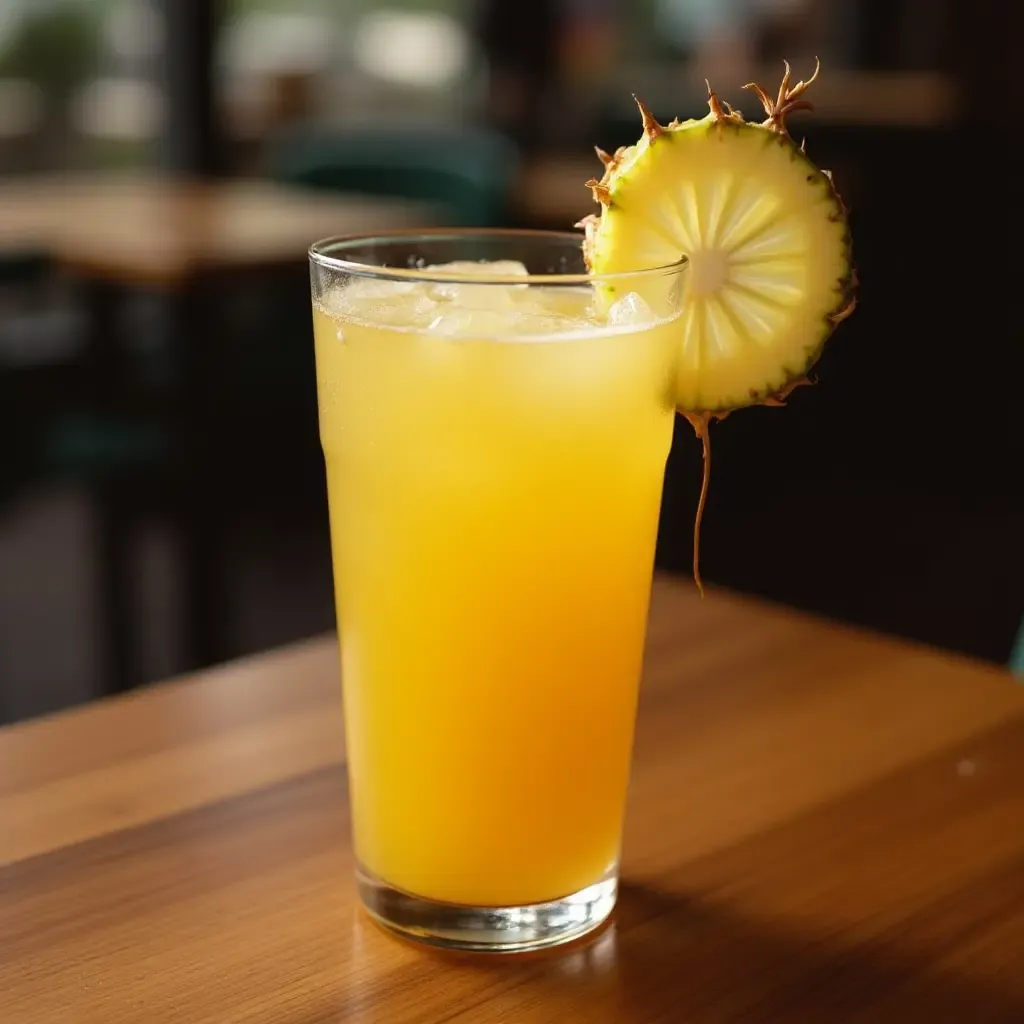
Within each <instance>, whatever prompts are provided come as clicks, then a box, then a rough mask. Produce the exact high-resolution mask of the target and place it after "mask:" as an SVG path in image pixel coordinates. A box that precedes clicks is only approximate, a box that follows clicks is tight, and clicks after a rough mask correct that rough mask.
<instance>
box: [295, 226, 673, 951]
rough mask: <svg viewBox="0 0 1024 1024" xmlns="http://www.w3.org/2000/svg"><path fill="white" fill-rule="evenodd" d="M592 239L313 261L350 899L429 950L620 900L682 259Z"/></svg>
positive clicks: (495, 237)
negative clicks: (647, 257)
mask: <svg viewBox="0 0 1024 1024" xmlns="http://www.w3.org/2000/svg"><path fill="white" fill-rule="evenodd" d="M580 242H581V239H580V236H579V235H575V234H558V233H547V232H514V231H508V232H476V231H466V232H457V231H445V232H433V233H426V234H421V235H417V236H380V237H374V238H343V239H330V240H327V241H324V242H320V243H318V244H316V245H314V246H313V247H312V249H311V250H310V259H311V277H312V292H313V320H314V325H315V336H316V363H317V385H318V393H319V408H320V436H321V440H322V443H323V449H324V455H325V460H326V466H327V483H328V498H329V505H330V519H331V537H332V548H333V561H334V583H335V595H336V604H337V615H338V627H339V633H340V638H341V662H342V678H343V686H344V708H345V721H346V738H347V748H348V772H349V792H350V798H351V811H352V822H353V832H354V844H355V851H356V856H357V861H358V885H359V891H360V895H361V898H362V900H363V902H364V904H365V906H366V908H367V909H368V910H369V912H370V913H371V914H372V915H373V916H374V917H375V918H377V919H378V920H379V921H380V922H381V923H382V924H384V925H386V926H387V927H389V928H391V929H394V930H396V931H399V932H402V933H405V934H408V935H413V936H416V937H418V938H420V939H423V940H425V941H428V942H432V943H435V944H440V945H446V946H454V947H461V948H472V949H485V950H503V951H504V950H520V949H535V948H539V947H541V946H548V945H553V944H555V943H559V942H564V941H567V940H569V939H572V938H575V937H576V936H579V935H582V934H583V933H584V932H586V931H589V930H590V929H592V928H594V927H596V926H597V925H598V924H600V923H601V921H603V920H604V919H605V918H606V917H607V916H608V914H609V913H610V912H611V909H612V907H613V905H614V903H615V894H616V884H617V867H618V860H619V848H620V842H621V834H622V820H623V810H624V805H625V800H626V788H627V782H628V776H629V760H630V751H631V746H632V739H633V722H634V718H635V710H636V699H637V689H638V683H639V678H640V670H641V659H642V653H643V642H644V633H645V627H646V617H647V607H648V599H649V595H650V585H651V572H652V565H653V559H654V545H655V537H656V533H657V525H658V511H659V506H660V500H661V489H662V479H663V476H664V468H665V460H666V457H667V454H668V450H669V445H670V442H671V436H672V421H673V404H672V381H673V376H674V374H673V369H674V354H675V351H676V349H677V347H678V324H677V322H676V321H677V319H678V314H679V312H680V304H681V296H682V274H683V264H682V262H680V263H679V264H676V265H673V266H670V267H662V268H657V269H652V270H645V271H643V272H638V273H634V274H619V275H609V276H605V277H591V276H588V275H587V273H586V270H585V267H584V265H583V261H582V256H581V248H580ZM456 261H458V262H456ZM462 261H472V263H471V264H467V263H465V262H462ZM479 261H488V264H489V265H483V264H481V263H480V262H479ZM491 261H503V262H497V263H493V264H491ZM504 261H518V263H519V264H521V265H516V264H510V263H507V262H504ZM453 262H455V264H456V265H455V266H454V267H452V266H451V264H452V263H453ZM439 266H440V269H438V267H439ZM526 274H529V276H524V275H526Z"/></svg>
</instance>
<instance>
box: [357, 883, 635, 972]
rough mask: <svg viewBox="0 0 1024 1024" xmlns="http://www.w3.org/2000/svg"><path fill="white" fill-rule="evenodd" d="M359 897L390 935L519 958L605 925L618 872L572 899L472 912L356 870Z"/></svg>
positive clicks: (614, 895)
mask: <svg viewBox="0 0 1024 1024" xmlns="http://www.w3.org/2000/svg"><path fill="white" fill-rule="evenodd" d="M356 877H357V884H358V886H359V896H360V898H361V899H362V901H363V906H365V907H366V909H367V910H368V911H369V913H370V916H371V917H373V918H374V919H375V920H376V921H377V923H378V924H381V925H383V926H384V927H385V928H387V929H388V930H389V931H393V932H397V933H398V934H400V935H404V936H407V937H408V938H411V939H416V940H418V941H420V942H426V943H428V944H430V945H432V946H442V947H444V948H446V949H463V950H474V951H477V952H485V953H519V952H526V951H529V950H534V949H545V948H547V947H548V946H557V945H560V944H561V943H563V942H571V941H572V940H573V939H578V938H580V937H581V936H583V935H586V934H587V933H588V932H591V931H593V930H594V929H595V928H597V927H598V926H599V925H601V924H602V923H603V922H604V921H605V920H606V919H607V917H608V915H609V914H610V913H611V912H612V909H613V908H614V906H615V897H616V894H617V891H618V872H617V870H616V869H614V868H613V869H612V870H610V871H609V872H608V873H607V874H606V875H605V876H604V878H602V879H601V880H600V881H598V882H595V883H594V884H593V885H588V886H587V887H586V888H585V889H580V891H579V892H574V893H573V894H572V895H571V896H565V897H563V898H562V899H559V900H551V901H550V902H548V903H530V904H527V905H526V906H522V907H468V906H463V905H462V904H460V903H441V902H439V901H437V900H429V899H424V898H423V897H421V896H413V895H412V894H411V893H407V892H403V891H402V890H400V889H395V888H393V887H392V886H390V885H388V884H387V882H383V881H381V880H380V879H379V878H376V877H375V876H374V875H372V874H371V873H370V872H368V871H366V870H365V869H363V868H361V867H360V868H359V869H358V871H357V876H356Z"/></svg>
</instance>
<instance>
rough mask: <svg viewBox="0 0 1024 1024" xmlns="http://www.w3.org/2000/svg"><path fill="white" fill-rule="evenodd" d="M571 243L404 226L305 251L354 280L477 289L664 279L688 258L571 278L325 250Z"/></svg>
mask: <svg viewBox="0 0 1024 1024" xmlns="http://www.w3.org/2000/svg"><path fill="white" fill-rule="evenodd" d="M485 238H491V239H496V240H499V241H500V240H501V239H503V238H504V239H509V240H515V239H518V240H521V241H525V240H530V239H534V240H537V241H540V242H543V241H552V242H554V241H562V242H567V241H571V242H573V243H574V244H575V245H577V246H579V247H580V249H582V246H583V240H584V235H583V233H582V232H577V231H550V230H544V229H535V228H421V229H418V230H410V229H408V228H404V229H398V230H395V231H373V232H369V233H360V234H353V235H329V236H328V237H326V238H321V239H319V240H317V241H315V242H314V243H313V244H312V245H311V246H310V247H309V250H308V255H309V260H310V262H311V263H315V264H316V265H317V266H320V267H324V268H326V269H328V270H335V271H339V272H341V273H345V274H351V275H353V276H358V277H372V278H377V279H379V280H386V281H418V282H421V283H423V284H478V285H480V284H483V285H488V284H489V285H496V284H498V285H524V284H525V285H530V284H539V285H561V286H563V287H566V286H572V285H588V284H594V283H601V282H606V281H607V282H615V281H623V280H625V279H627V278H628V279H633V278H647V277H667V276H669V275H670V274H676V273H678V272H679V271H681V270H683V269H684V268H685V267H686V266H687V265H688V263H689V262H690V261H689V258H688V257H687V256H685V255H683V254H680V256H679V259H677V260H674V261H673V262H671V263H665V264H662V265H660V266H657V267H640V268H638V269H636V270H617V271H613V272H610V273H599V274H595V273H591V272H590V271H587V272H585V273H572V274H554V273H552V274H527V275H525V276H523V275H522V274H519V275H508V274H504V275H502V274H488V275H481V274H447V273H438V272H437V271H427V270H424V269H422V268H419V267H383V266H381V265H380V264H377V263H364V262H361V261H360V260H347V259H344V258H341V257H338V256H334V255H332V254H331V253H330V251H329V250H333V249H338V248H341V249H347V248H352V249H354V248H356V246H358V245H359V244H364V245H366V244H373V243H380V244H397V243H401V242H407V243H409V245H411V246H414V245H415V243H417V242H457V241H460V240H466V239H470V240H472V239H485Z"/></svg>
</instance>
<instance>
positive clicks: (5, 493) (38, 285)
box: [0, 253, 173, 690]
mask: <svg viewBox="0 0 1024 1024" xmlns="http://www.w3.org/2000/svg"><path fill="white" fill-rule="evenodd" d="M53 281H54V277H53V274H52V272H51V266H50V262H49V260H47V259H46V258H45V257H43V256H40V255H37V254H29V253H25V254H17V253H6V254H3V255H2V256H0V301H2V302H3V306H4V309H5V314H4V316H2V317H0V506H2V505H3V504H4V503H5V502H10V501H13V500H14V499H16V498H17V497H18V494H19V492H20V491H22V490H24V489H27V488H29V487H31V486H33V485H35V484H39V483H43V482H49V481H52V480H58V479H74V480H77V481H79V482H81V483H82V484H84V485H85V486H86V488H87V489H88V491H89V493H90V494H91V496H92V497H93V501H94V512H95V515H94V525H95V528H96V535H95V542H96V546H97V554H98V560H97V563H98V564H97V568H98V576H97V579H96V590H97V594H96V605H97V609H98V612H99V616H100V622H101V627H100V628H101V631H102V636H101V646H102V647H103V648H104V649H105V655H106V660H107V665H106V666H105V673H104V674H105V676H106V679H107V685H108V687H109V688H110V689H113V690H120V689H125V688H127V687H128V686H130V685H132V684H134V683H136V682H138V681H139V678H138V674H137V664H136V659H135V656H134V654H135V652H134V635H133V634H134V630H133V628H132V624H131V619H132V614H131V608H132V605H133V599H132V596H131V593H130V591H131V577H132V569H131V553H130V547H131V544H132V540H133V536H132V535H133V531H134V528H135V526H136V524H137V523H138V522H139V520H140V517H141V516H142V515H143V514H145V513H146V511H148V510H146V509H144V508H143V506H144V505H147V504H152V503H153V498H152V496H153V495H154V494H155V492H156V491H157V490H159V489H160V488H161V487H163V486H164V481H165V476H166V473H167V471H168V468H169V467H170V465H171V462H172V459H173V438H172V436H171V435H170V433H169V431H168V430H167V428H166V425H165V423H164V422H163V419H162V417H161V416H160V415H159V413H158V412H156V411H154V410H151V409H150V408H149V407H150V406H158V405H159V402H156V401H154V399H155V397H156V396H155V395H154V394H153V393H152V392H153V389H152V388H151V387H147V382H146V381H145V379H144V378H145V374H140V373H139V372H138V370H139V367H137V366H136V367H133V372H130V373H129V374H127V375H126V377H125V380H124V381H122V382H121V386H120V387H118V388H116V389H112V391H111V393H110V394H109V395H108V396H106V398H105V400H104V401H102V402H100V401H98V399H97V396H96V395H95V394H94V385H95V371H91V370H90V369H89V366H88V357H89V338H88V325H87V324H86V322H85V320H84V318H83V317H82V316H81V314H80V311H78V310H76V309H75V307H74V305H73V304H72V303H70V302H68V301H62V300H61V299H60V298H59V297H58V296H56V295H55V292H54V289H53ZM136 362H137V360H136ZM122 393H123V394H124V395H130V396H131V398H132V402H131V403H130V407H129V403H124V402H122ZM122 406H123V407H122Z"/></svg>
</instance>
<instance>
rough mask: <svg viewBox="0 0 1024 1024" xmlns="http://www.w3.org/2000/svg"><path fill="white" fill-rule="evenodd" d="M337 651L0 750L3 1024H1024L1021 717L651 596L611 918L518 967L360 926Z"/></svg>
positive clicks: (828, 632)
mask: <svg viewBox="0 0 1024 1024" xmlns="http://www.w3.org/2000/svg"><path fill="white" fill-rule="evenodd" d="M340 716H341V712H340V705H339V700H338V680H337V669H336V651H335V644H334V642H333V641H332V640H330V639H324V640H319V641H313V642H310V643H306V644H302V645H299V646H298V647H294V648H291V649H288V650H284V651H281V652H277V653H272V654H268V655H265V656H261V657H256V658H253V659H251V660H248V661H244V662H239V663H236V664H232V665H229V666H227V667H225V668H222V669H218V670H215V671H212V672H209V673H206V674H203V675H200V676H197V677H195V678H192V679H186V680H182V681H179V682H174V683H170V684H165V685H162V686H156V687H153V688H150V689H148V690H145V691H139V692H136V693H133V694H131V695H129V696H127V697H123V698H120V699H118V700H115V701H111V702H108V703H105V704H100V705H95V706H92V707H87V708H84V709H82V710H75V711H71V712H67V713H64V714H60V715H56V716H53V717H50V718H47V719H42V720H40V721H36V722H29V723H25V724H21V725H16V726H13V727H8V728H7V729H6V730H5V731H2V732H0V865H3V866H2V867H0V951H2V955H0V1020H2V1021H3V1022H4V1024H65V1022H68V1024H94V1022H95V1024H127V1022H132V1024H134V1022H139V1024H143V1022H144V1024H158V1022H165V1021H166V1022H181V1021H188V1022H189V1024H231V1022H253V1024H256V1022H259V1024H270V1022H274V1024H320V1022H323V1024H326V1022H334V1021H351V1022H377V1021H381V1022H387V1024H413V1022H416V1024H433V1022H441V1021H445V1022H458V1024H499V1022H509V1024H511V1022H516V1024H535V1022H536V1024H555V1022H558V1024H561V1022H567V1024H573V1022H577V1021H578V1022H581V1024H584V1022H586V1024H594V1022H597V1024H604V1022H608V1024H633V1022H636V1024H653V1022H666V1024H680V1022H705V1021H706V1022H724V1021H750V1022H758V1024H762V1022H769V1021H799V1022H808V1024H811V1022H813V1024H833V1022H837V1024H838V1022H842V1024H846V1022H851V1021H856V1022H870V1024H877V1022H889V1021H893V1022H895V1021H899V1022H901V1024H906V1022H908V1021H910V1022H917V1021H936V1022H946V1021H949V1022H954V1021H955V1022H966V1021H969V1022H971V1024H977V1022H982V1021H998V1022H1004V1021H1005V1022H1007V1024H1010V1022H1015V1024H1020V1022H1021V1021H1024V973H1022V972H1021V969H1020V965H1021V962H1022V960H1024V689H1022V688H1021V687H1018V686H1016V685H1015V684H1014V683H1013V682H1012V681H1011V678H1010V676H1009V675H1008V674H1004V673H1002V672H1000V671H998V670H995V669H989V668H986V667H982V666H980V665H976V664H973V663H970V662H966V661H962V660H959V659H956V658H953V657H949V656H946V655H942V654H938V653H933V652H930V651H927V650H923V649H919V648H914V647H911V646H906V645H903V644H901V643H897V642H894V641H889V640H882V639H877V638H874V637H871V636H867V635H863V634H858V633H856V632H853V631H850V630H847V629H843V628H839V627H835V626H831V625H827V624H822V623H819V622H814V621H811V620H808V619H806V618H803V617H801V616H799V615H796V614H792V613H789V612H785V611H780V610H776V609H771V608H768V607H766V606H763V605H760V604H758V603H755V602H752V601H747V600H741V599H738V598H735V597H729V596H725V595H721V594H712V595H711V596H709V597H708V599H707V600H706V601H705V602H703V603H701V601H700V600H699V599H698V598H697V597H696V596H695V595H694V592H693V588H692V586H690V585H688V584H683V583H673V582H668V581H665V580H661V581H659V582H658V583H657V584H656V586H655V597H654V604H653V609H652V615H651V628H650V641H649V658H648V662H647V669H646V677H645V683H644V692H643V699H642V710H641V714H640V720H639V726H638V735H637V744H636V757H635V767H634V781H633V786H632V792H631V798H630V811H629V815H628V822H627V828H626V839H625V859H624V868H623V874H624V884H623V892H622V896H621V899H620V905H619V908H618V910H617V911H616V914H615V916H614V919H613V923H612V924H611V925H610V926H609V927H607V928H606V929H605V930H604V931H603V932H602V933H601V934H600V935H599V936H598V937H597V938H596V939H594V940H593V941H591V942H589V943H586V944H583V945H579V946H577V947H575V948H570V949H566V950H563V951H553V952H549V953H547V954H541V955H533V956H529V957H523V958H502V957H497V958H493V957H490V958H489V957H480V956H476V957H474V956H472V955H463V956H452V955H445V954H441V953H436V952H431V951H428V950H425V949H422V948H418V947H414V946H412V945H410V944H407V943H405V942H403V941H400V940H397V939H394V938H392V937H390V936H388V935H386V934H384V933H383V932H381V931H379V930H378V928H377V927H376V926H375V925H373V924H372V923H371V922H370V921H369V920H368V919H367V918H366V917H365V916H364V915H363V913H362V912H361V911H360V910H359V909H358V907H357V904H356V898H355V891H354V888H353V883H352V856H351V850H350V847H349V835H348V826H347V820H346V802H345V801H346V795H345V792H346V791H345V781H344V773H343V770H342V758H343V753H342V742H341V720H340Z"/></svg>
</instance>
